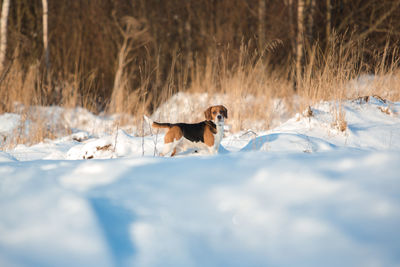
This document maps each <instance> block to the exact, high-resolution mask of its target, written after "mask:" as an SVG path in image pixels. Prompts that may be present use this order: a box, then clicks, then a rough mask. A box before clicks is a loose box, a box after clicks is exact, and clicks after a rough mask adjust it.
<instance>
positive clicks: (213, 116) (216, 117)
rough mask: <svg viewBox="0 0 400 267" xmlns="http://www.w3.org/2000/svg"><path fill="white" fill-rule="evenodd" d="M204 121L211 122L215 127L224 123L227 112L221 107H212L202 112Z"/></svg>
mask: <svg viewBox="0 0 400 267" xmlns="http://www.w3.org/2000/svg"><path fill="white" fill-rule="evenodd" d="M204 116H205V117H206V120H210V121H213V122H214V123H215V124H217V125H221V124H223V123H224V120H225V119H227V118H228V110H227V109H226V107H224V106H222V105H218V106H212V107H209V108H208V109H206V111H204Z"/></svg>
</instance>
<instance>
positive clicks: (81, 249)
mask: <svg viewBox="0 0 400 267" xmlns="http://www.w3.org/2000/svg"><path fill="white" fill-rule="evenodd" d="M338 105H339V103H334V102H321V103H319V104H317V105H315V106H313V107H312V108H311V111H312V114H313V115H312V116H311V117H307V116H305V115H302V114H298V115H297V116H296V117H294V118H292V119H290V120H288V121H287V122H284V123H282V124H281V125H280V126H279V127H276V128H274V129H273V130H269V131H263V132H255V131H252V130H249V131H246V132H240V133H230V132H226V133H225V138H224V139H223V141H222V146H221V148H220V151H219V153H218V155H215V156H210V155H207V154H204V153H191V152H190V151H189V152H187V153H183V154H180V155H178V156H177V157H175V158H163V157H159V156H158V151H161V150H162V146H163V142H162V140H163V135H164V133H162V132H160V133H156V132H153V133H152V135H148V136H145V137H139V136H137V135H136V133H135V132H133V131H129V130H126V129H120V130H118V131H115V132H114V133H111V134H110V133H107V132H101V131H100V130H101V129H102V128H101V127H97V128H96V127H95V128H96V130H93V131H91V130H90V129H88V128H87V127H80V126H82V125H84V124H85V125H101V124H102V123H103V122H102V120H105V122H104V124H105V125H108V126H107V127H108V128H109V129H110V128H113V126H111V125H113V121H112V118H110V117H107V118H105V117H98V116H95V115H93V114H90V113H86V112H83V111H81V112H80V115H79V119H76V120H75V122H74V119H73V118H74V116H72V115H71V116H70V117H69V118H70V123H75V125H76V128H75V130H74V133H73V134H72V135H70V136H65V137H63V138H59V139H57V140H47V141H45V142H43V143H40V144H36V145H33V146H25V145H18V146H17V147H15V148H13V149H9V150H6V151H0V211H1V216H0V266H400V242H399V240H400V231H399V230H398V227H399V225H400V193H399V192H400V164H399V163H400V117H399V116H400V115H399V114H400V103H398V102H389V101H382V100H381V99H379V98H373V97H370V98H369V99H368V101H365V100H364V99H358V100H353V101H345V102H342V103H340V105H342V107H343V110H344V112H345V120H346V122H347V129H346V131H344V132H341V131H340V130H338V129H337V127H336V126H335V124H334V116H333V115H332V114H334V112H335V110H336V109H337V108H338ZM69 112H70V111H69ZM69 114H71V113H69ZM85 114H89V115H88V116H86V117H85ZM157 116H158V117H159V116H160V115H159V114H158V113H156V114H153V116H152V117H153V118H157ZM83 122H85V123H83ZM227 123H229V120H228V121H227ZM18 124H19V117H18V115H15V114H2V115H0V131H1V134H2V135H7V133H9V132H10V131H12V130H13V129H15V127H17V125H18ZM132 129H133V128H132Z"/></svg>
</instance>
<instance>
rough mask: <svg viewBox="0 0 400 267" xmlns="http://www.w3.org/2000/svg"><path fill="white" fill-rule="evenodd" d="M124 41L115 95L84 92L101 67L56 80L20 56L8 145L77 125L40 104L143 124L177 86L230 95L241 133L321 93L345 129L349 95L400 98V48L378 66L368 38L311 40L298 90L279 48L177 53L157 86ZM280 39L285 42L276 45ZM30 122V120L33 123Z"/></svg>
mask: <svg viewBox="0 0 400 267" xmlns="http://www.w3.org/2000/svg"><path fill="white" fill-rule="evenodd" d="M135 32H137V31H135ZM136 37H137V36H136ZM136 37H132V36H127V37H126V38H127V39H126V40H125V41H124V42H128V41H130V40H131V39H130V38H133V39H132V41H133V42H137V40H136V39H135V38H136ZM146 38H147V37H146ZM139 39H140V42H142V41H143V39H141V38H139ZM124 42H122V43H120V54H119V56H118V57H117V59H116V62H115V66H116V68H117V71H116V75H118V77H115V80H116V81H118V82H115V83H114V88H113V92H112V94H111V97H110V98H109V100H107V101H104V99H103V100H98V99H96V93H95V92H91V93H90V94H89V93H87V94H82V92H90V90H85V89H86V88H94V86H93V84H94V83H96V79H99V77H98V75H97V74H96V73H95V72H93V73H92V74H91V75H88V76H86V77H84V78H82V75H81V74H80V73H79V71H78V70H79V68H77V71H76V73H75V74H73V75H69V76H65V75H63V76H57V75H52V76H51V77H52V79H53V80H50V81H49V80H48V76H46V77H44V76H43V75H42V74H41V73H43V72H41V71H40V68H41V66H40V64H39V63H34V64H32V65H31V66H30V67H29V69H28V70H27V71H26V70H24V69H23V67H22V64H20V63H19V62H18V60H14V61H12V64H11V65H10V66H9V68H8V70H7V72H5V73H4V75H3V77H2V81H1V83H0V98H1V99H2V101H1V103H2V104H1V106H0V112H15V113H19V114H21V118H22V119H21V121H20V123H21V125H20V127H18V130H17V131H16V132H15V133H14V135H13V136H14V137H13V138H14V139H13V141H12V142H8V143H7V144H8V145H10V144H11V145H15V144H18V143H25V144H33V143H37V142H40V141H42V140H44V139H46V138H55V137H59V136H61V135H65V134H68V133H70V131H71V129H68V128H66V127H65V125H63V122H62V120H61V121H60V120H59V121H58V122H57V124H56V125H49V123H48V122H49V119H48V116H47V117H46V116H41V115H40V113H35V112H33V111H32V110H33V109H32V107H34V106H42V105H49V104H52V103H57V105H58V106H61V107H66V108H74V107H83V108H86V109H88V110H91V111H93V112H96V111H99V110H100V111H103V112H104V111H105V112H108V113H120V114H125V115H124V116H121V117H120V118H121V119H120V121H119V122H117V123H118V124H120V125H123V124H124V123H128V122H129V123H134V124H136V125H137V126H138V128H140V127H141V119H142V115H143V114H146V113H149V112H151V111H152V110H155V109H156V108H157V107H158V106H160V105H161V104H162V103H164V102H165V101H167V100H168V99H169V98H170V97H171V96H172V95H174V94H175V93H177V92H187V93H207V95H208V98H209V100H210V102H212V99H213V98H215V97H216V96H219V97H221V99H223V101H224V103H221V104H224V105H225V106H227V108H228V110H229V124H230V125H232V131H233V132H236V131H239V130H246V129H249V128H251V127H254V125H257V126H256V127H257V129H269V128H270V127H273V126H274V125H276V123H277V121H280V119H281V118H280V117H279V116H280V115H281V114H280V113H279V112H282V110H281V109H282V108H284V109H285V110H284V115H286V116H288V115H290V114H294V113H296V112H303V111H304V110H306V109H307V107H308V106H310V105H313V104H315V103H317V102H319V101H321V100H333V101H337V103H338V105H336V106H337V107H338V108H336V109H335V110H333V111H332V116H333V118H334V119H333V121H334V123H337V125H338V126H339V128H343V125H345V122H346V121H345V113H344V110H343V109H342V108H341V105H340V103H341V101H343V100H345V99H349V98H356V97H359V96H363V95H364V94H369V95H374V94H376V95H380V96H381V97H383V98H387V99H389V100H392V101H398V100H400V83H399V82H398V81H399V80H400V71H399V69H398V66H399V57H398V51H397V50H396V49H393V48H390V47H391V46H390V45H387V47H386V48H385V50H384V51H376V52H375V53H374V55H373V56H374V57H375V59H374V60H375V61H377V62H379V64H377V65H375V66H370V65H368V64H367V63H366V62H364V61H363V55H362V53H363V51H364V49H363V44H362V43H360V42H355V41H354V42H352V41H350V42H349V41H348V40H345V39H341V37H339V36H336V37H334V38H332V40H331V41H330V43H329V46H327V47H325V48H322V47H320V46H318V45H314V46H312V47H309V48H308V49H307V51H305V52H306V53H305V54H306V60H305V63H304V67H303V75H302V79H300V82H299V84H297V85H296V88H297V91H294V90H293V88H294V85H293V82H292V80H291V78H290V77H291V73H292V70H293V66H294V64H287V66H289V67H286V68H284V67H277V66H274V65H273V64H272V63H271V60H270V59H271V57H274V51H273V49H271V50H268V49H267V50H266V52H263V53H261V52H258V51H257V50H251V49H249V48H248V47H250V45H245V44H242V46H241V48H240V50H239V51H238V55H236V56H235V57H234V58H236V61H235V62H232V57H231V55H230V53H231V50H229V49H220V50H211V52H210V54H209V55H207V56H206V57H205V58H196V57H194V59H193V63H192V64H191V65H189V64H187V61H186V60H185V59H183V58H182V57H181V56H180V55H179V53H175V54H174V57H173V58H172V60H171V63H170V71H169V76H168V77H167V78H166V79H164V80H161V79H160V80H159V81H157V82H158V83H160V88H161V89H157V90H154V89H152V84H154V81H153V79H156V77H158V75H157V71H158V68H157V66H156V67H155V68H150V67H149V68H143V67H137V68H132V65H129V64H125V63H126V62H128V61H129V60H131V59H130V56H131V53H130V51H128V50H126V49H127V48H126V46H124ZM279 45H280V43H279V41H277V43H272V44H271V47H274V46H279ZM387 55H390V56H387ZM228 62H229V63H228ZM363 74H369V75H374V76H373V77H374V79H373V80H372V82H371V84H369V85H368V90H367V91H365V90H356V89H355V86H354V85H352V83H351V81H354V80H355V79H357V78H358V77H360V76H362V75H363ZM131 75H136V76H137V77H138V79H137V80H139V82H136V83H133V82H132V79H131V77H130V76H131ZM82 87H83V88H82ZM104 102H105V103H104ZM277 103H279V104H280V105H277ZM21 107H22V108H21ZM195 114H198V119H201V116H202V110H196V112H195ZM132 118H133V119H132ZM194 119H195V118H194ZM27 121H28V122H29V125H30V126H29V127H26V122H27ZM132 121H133V122H132ZM340 125H342V126H340ZM344 128H345V127H344ZM4 144H5V143H3V145H4Z"/></svg>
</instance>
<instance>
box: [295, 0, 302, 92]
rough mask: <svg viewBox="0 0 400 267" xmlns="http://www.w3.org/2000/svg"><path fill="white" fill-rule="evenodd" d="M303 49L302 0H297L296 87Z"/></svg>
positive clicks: (299, 78)
mask: <svg viewBox="0 0 400 267" xmlns="http://www.w3.org/2000/svg"><path fill="white" fill-rule="evenodd" d="M303 51H304V0H298V4H297V37H296V87H295V90H297V89H298V88H299V85H300V83H301V78H302V73H303V68H302V61H303Z"/></svg>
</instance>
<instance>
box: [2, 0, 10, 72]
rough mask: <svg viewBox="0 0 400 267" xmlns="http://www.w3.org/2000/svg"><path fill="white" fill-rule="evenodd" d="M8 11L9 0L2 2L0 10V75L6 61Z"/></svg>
mask: <svg viewBox="0 0 400 267" xmlns="http://www.w3.org/2000/svg"><path fill="white" fill-rule="evenodd" d="M9 10H10V0H3V6H2V9H1V21H0V38H1V41H0V74H1V73H3V70H4V64H5V59H6V51H7V22H8V11H9Z"/></svg>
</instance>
